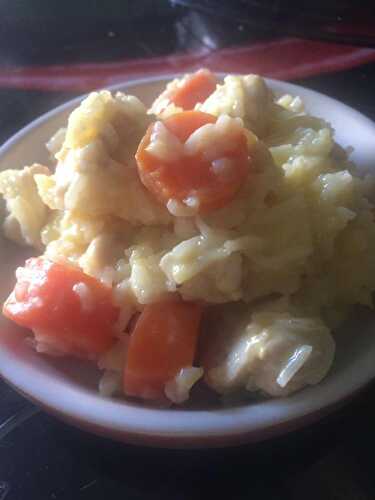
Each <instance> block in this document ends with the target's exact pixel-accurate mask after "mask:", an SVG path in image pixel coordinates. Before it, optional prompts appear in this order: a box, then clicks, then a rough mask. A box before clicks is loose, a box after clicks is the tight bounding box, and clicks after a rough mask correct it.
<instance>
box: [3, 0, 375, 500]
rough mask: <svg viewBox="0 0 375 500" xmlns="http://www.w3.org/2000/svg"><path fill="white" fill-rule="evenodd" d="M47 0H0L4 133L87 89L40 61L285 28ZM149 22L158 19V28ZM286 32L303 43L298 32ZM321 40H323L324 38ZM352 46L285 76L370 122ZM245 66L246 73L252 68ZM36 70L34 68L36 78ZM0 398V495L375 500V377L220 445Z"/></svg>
mask: <svg viewBox="0 0 375 500" xmlns="http://www.w3.org/2000/svg"><path fill="white" fill-rule="evenodd" d="M172 3H173V2H172ZM193 3H194V2H193ZM203 3H205V2H203ZM206 3H207V2H206ZM208 3H209V2H208ZM216 3H217V2H216ZM270 3H271V2H270ZM328 3H329V2H328ZM344 3H345V2H341V4H344ZM52 4H54V2H43V1H38V2H35V3H34V4H33V8H31V7H30V5H31V3H28V2H23V1H21V2H11V1H4V2H3V3H2V4H1V5H0V28H1V29H0V41H1V44H0V110H1V113H0V125H1V126H0V140H1V142H4V141H5V140H6V139H7V138H9V137H10V136H11V135H12V134H13V133H14V132H16V131H17V130H18V129H19V128H20V127H22V126H24V125H25V124H26V123H28V122H29V121H31V120H32V119H33V118H35V117H37V116H38V115H40V114H41V113H43V112H45V111H47V110H49V109H51V108H53V107H54V106H56V105H58V104H60V103H62V102H64V101H66V100H68V99H70V98H72V97H74V96H75V95H79V94H81V93H82V92H83V91H84V90H87V91H88V90H90V85H91V84H90V82H89V83H87V86H86V87H85V88H84V89H83V87H82V85H81V84H78V85H77V87H76V88H75V87H74V85H71V86H70V87H69V88H67V87H64V84H63V82H62V81H59V80H58V79H57V80H56V79H55V80H54V81H50V80H48V78H47V77H46V78H47V80H46V79H45V78H44V79H40V78H39V77H40V75H43V71H44V69H43V68H49V69H51V68H53V67H54V66H56V65H64V67H66V68H67V69H66V71H68V72H72V71H73V72H74V71H78V72H79V71H81V67H80V66H79V65H80V63H83V64H84V65H85V64H95V63H97V64H98V65H102V64H107V63H109V62H116V61H119V60H121V61H124V60H125V63H124V64H125V66H124V67H125V68H126V67H128V66H127V64H128V65H129V61H130V62H131V61H134V60H137V61H138V62H137V64H138V63H139V61H143V64H141V65H140V66H139V67H140V68H141V69H140V70H139V71H140V73H142V70H148V68H149V64H150V61H151V60H152V59H154V58H156V59H158V61H162V60H163V58H164V57H165V58H166V60H167V59H168V58H169V59H168V60H169V61H170V57H171V56H174V55H176V57H180V56H181V57H182V59H179V61H180V62H179V66H178V69H179V70H181V69H183V68H184V61H185V59H183V57H184V56H185V55H186V54H188V55H189V54H191V53H195V52H196V51H198V52H199V50H201V49H202V47H203V48H204V50H205V52H204V53H205V63H207V61H208V62H209V61H210V57H207V54H208V56H209V55H210V50H212V51H218V50H219V51H220V50H222V49H224V54H227V52H225V49H226V48H228V47H230V48H231V50H235V47H237V46H238V47H239V48H240V49H241V50H242V49H243V48H244V47H247V48H249V47H252V46H253V45H256V44H259V43H262V44H264V43H269V42H272V43H277V40H279V39H280V37H281V38H282V39H283V40H285V36H290V33H289V32H288V33H282V30H280V29H279V30H278V33H277V34H275V33H273V32H272V29H273V28H272V27H273V26H274V24H272V23H271V25H267V22H266V21H265V19H267V12H266V13H264V12H262V17H261V19H260V22H259V26H256V23H254V17H253V18H252V23H251V24H248V23H246V19H244V20H243V21H244V22H242V21H241V22H239V20H238V19H233V20H231V19H226V20H225V22H224V21H223V18H222V17H221V18H216V17H215V16H214V15H213V14H212V15H211V14H210V13H209V12H208V13H207V11H206V12H198V11H196V10H195V9H194V8H193V7H191V6H187V5H186V4H189V2H180V4H185V5H177V4H179V2H174V4H175V5H171V4H170V3H169V2H154V1H152V0H150V1H143V2H139V3H138V2H123V3H121V2H115V1H113V2H110V1H108V2H106V5H107V9H103V8H101V7H100V3H99V2H93V3H92V5H93V6H94V8H93V9H92V12H91V14H87V10H85V9H86V8H87V2H83V3H82V5H81V4H80V3H79V2H76V4H79V5H81V7H82V10H80V9H79V8H78V13H75V11H74V9H73V5H74V4H73V2H70V3H68V5H69V4H70V6H69V8H68V6H67V5H65V7H63V6H62V4H61V3H58V2H56V5H55V6H53V5H52ZM135 4H137V6H135ZM250 4H254V5H255V4H259V3H258V2H249V8H248V13H249V16H250V14H251V9H250ZM338 4H340V2H338ZM341 4H340V5H341ZM254 5H253V6H254ZM125 7H126V8H125ZM258 7H259V5H258ZM119 12H120V13H121V15H118V13H119ZM254 12H255V14H256V15H258V11H257V10H256V11H254ZM272 12H273V14H272V16H273V17H272V19H273V23H274V20H275V11H274V10H273V11H272ZM340 12H341V11H340ZM340 12H338V16H339V15H341V13H340ZM345 13H346V11H345V12H344V14H345ZM255 14H254V15H255ZM228 15H229V14H228ZM283 15H285V13H284V14H283ZM291 15H292V13H291ZM155 19H159V20H161V25H159V27H158V25H157V23H156V27H155ZM276 19H277V17H276ZM82 22H85V30H83V29H82ZM314 22H316V20H315V21H314ZM63 26H64V29H62V27H63ZM160 26H162V27H161V28H160ZM140 30H143V31H142V35H141V36H140V35H139V31H140ZM310 31H311V30H310ZM137 33H138V35H137ZM293 36H297V38H298V40H300V41H301V40H303V33H301V32H299V33H293ZM309 36H311V35H310V34H309ZM321 36H322V37H323V38H324V30H323V29H322V30H321ZM365 39H366V40H368V37H367V38H366V37H365ZM341 42H342V40H340V43H341ZM326 43H327V47H329V46H330V43H332V41H331V40H330V41H328V42H326ZM336 43H337V41H336ZM352 44H353V43H352ZM368 44H370V41H368ZM307 45H308V44H307ZM307 45H306V46H307ZM354 45H355V44H354ZM308 46H309V47H310V48H311V45H308ZM358 46H361V47H362V49H363V48H365V50H366V44H364V37H362V38H359V39H358ZM319 47H320V50H322V45H320V46H319ZM233 48H234V49H233ZM367 48H368V47H367ZM362 49H361V50H362ZM301 50H302V49H301ZM337 50H339V49H337ZM340 50H341V49H340ZM345 50H346V49H345ZM207 51H208V52H207ZM323 52H324V50H323ZM323 52H322V56H321V57H322V60H323V59H324V54H323ZM358 54H359V57H360V58H361V57H362V58H363V61H362V59H361V61H362V62H360V61H359V60H358V61H359V62H358V61H357V62H356V63H353V62H350V61H351V58H348V62H347V63H346V64H345V65H344V66H345V67H343V65H342V64H341V63H340V64H339V66H340V65H341V66H340V67H338V66H337V65H333V66H332V70H330V68H329V67H328V68H327V65H325V66H324V65H322V67H321V68H320V67H319V64H315V66H316V67H315V66H314V68H315V69H314V71H313V72H312V74H309V75H308V76H306V73H304V72H303V71H302V72H301V74H300V75H298V74H296V73H293V74H295V77H294V78H293V82H295V83H298V84H301V85H304V86H306V87H308V88H312V89H315V90H318V91H321V92H323V93H325V94H328V95H331V96H333V97H335V98H337V99H339V100H341V101H343V102H345V103H347V104H349V105H351V106H353V107H355V108H356V109H358V110H359V111H361V112H362V113H364V114H365V115H367V116H368V117H370V118H372V119H375V100H374V88H375V58H373V57H372V55H371V54H372V52H371V51H369V52H358ZM300 56H301V54H300V55H299V57H300ZM302 56H303V50H302ZM364 56H365V57H364ZM189 57H190V56H189ZM306 57H310V56H307V55H306ZM370 59H372V61H374V62H371V60H370ZM126 61H128V63H127V62H126ZM186 61H187V59H186ZM224 62H225V58H224ZM245 62H246V61H245ZM292 62H293V61H292ZM297 62H298V61H296V64H297ZM318 62H319V58H318ZM298 63H300V61H299V62H298ZM186 64H187V63H186ZM228 64H229V61H228ZM245 66H246V65H245ZM245 66H244V68H243V70H244V71H251V68H246V67H245ZM84 67H86V66H84ZM108 67H109V68H111V66H108ZM77 68H78V69H77ZM21 69H22V71H21ZM34 69H37V71H38V72H39V73H37V74H38V75H39V76H38V78H39V80H38V79H37V80H35V81H36V83H35V81H34V80H32V78H34V76H33V71H34ZM214 69H215V68H214ZM20 71H21V73H20ZM48 71H49V70H48ZM48 71H47V73H46V74H45V75H47V76H48V74H49V73H48ZM297 73H298V72H297ZM15 74H16V75H17V74H18V75H19V74H24V75H25V76H24V80H22V78H21V80H20V79H18V80H17V83H14V82H15V81H16V80H15V79H14V78H13V77H14V75H15ZM148 74H150V72H149V71H148ZM289 74H290V73H289ZM7 75H8V76H7ZM30 75H31V76H30ZM286 75H288V73H286ZM281 76H282V73H281ZM42 80H43V81H42ZM38 81H39V82H42V83H38ZM46 81H47V83H46ZM95 84H96V81H95V80H93V83H92V85H93V86H95ZM0 401H1V404H0V500H4V499H7V500H26V499H27V500H34V499H35V500H36V499H64V500H68V499H72V500H75V499H82V500H83V499H103V498H108V499H109V498H114V499H117V498H121V499H155V500H156V499H163V500H167V499H176V500H178V499H195V498H211V497H214V496H215V497H218V498H222V497H226V498H227V499H248V498H252V499H258V498H260V499H263V498H270V499H291V500H297V499H298V500H300V499H306V500H310V499H311V500H312V499H314V500H317V499H319V500H320V499H332V500H333V499H350V500H354V499H356V500H357V499H358V500H359V499H361V500H362V499H363V500H367V499H368V500H370V499H375V474H374V472H375V471H374V465H373V464H374V463H375V452H374V448H375V430H374V422H375V387H374V386H373V385H370V386H369V387H367V388H365V389H364V390H363V392H362V393H361V394H359V395H357V396H356V397H355V398H354V399H353V400H352V401H350V402H348V403H347V404H346V405H345V406H344V407H342V408H340V409H336V410H335V411H334V412H333V413H332V414H330V415H329V416H327V417H325V418H323V419H322V420H321V421H319V422H317V423H315V424H313V425H311V426H309V427H308V428H304V429H302V430H299V431H297V432H293V433H291V434H288V435H285V436H283V437H280V438H277V439H273V440H271V441H268V442H264V443H259V444H257V445H254V444H253V445H246V446H241V447H237V448H228V449H223V450H189V451H186V450H185V451H183V450H181V451H178V450H158V449H148V448H141V447H135V446H128V445H124V444H118V443H114V442H111V441H109V440H106V439H103V438H99V437H95V436H92V435H89V434H86V433H85V432H82V431H80V430H78V429H75V428H72V427H70V426H68V425H65V424H63V423H62V422H60V421H58V420H56V419H55V418H54V417H51V416H49V415H47V414H46V413H44V412H43V411H41V410H40V409H39V408H37V407H35V406H34V405H32V404H31V403H30V402H28V401H27V400H25V399H24V398H23V397H21V396H19V395H18V394H17V393H16V392H14V391H13V390H12V389H11V388H9V387H8V386H7V385H6V384H5V382H3V381H1V380H0Z"/></svg>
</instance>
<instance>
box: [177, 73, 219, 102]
mask: <svg viewBox="0 0 375 500" xmlns="http://www.w3.org/2000/svg"><path fill="white" fill-rule="evenodd" d="M216 84H217V79H216V76H215V75H214V74H213V73H211V71H209V70H208V69H200V70H198V71H197V72H196V73H193V74H192V75H189V76H188V77H187V78H186V79H185V81H184V82H183V83H182V85H181V86H179V87H177V88H176V89H175V90H174V91H173V92H172V94H171V95H170V97H169V100H170V101H171V102H173V103H174V104H175V105H176V106H178V107H180V108H182V109H185V110H188V109H194V106H195V105H196V104H197V103H198V102H204V101H205V100H206V99H207V97H209V96H210V95H211V94H212V92H213V91H214V90H215V89H216Z"/></svg>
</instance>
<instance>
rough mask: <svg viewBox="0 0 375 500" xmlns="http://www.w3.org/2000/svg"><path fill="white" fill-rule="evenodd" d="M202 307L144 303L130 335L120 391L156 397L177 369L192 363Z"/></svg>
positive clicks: (175, 303)
mask: <svg viewBox="0 0 375 500" xmlns="http://www.w3.org/2000/svg"><path fill="white" fill-rule="evenodd" d="M201 313H202V308H201V306H199V305H196V304H193V303H188V302H161V303H157V304H150V305H147V306H146V307H145V308H144V310H143V311H142V313H141V315H140V317H139V319H138V321H137V324H136V326H135V329H134V331H133V333H132V334H131V336H130V342H129V348H128V352H127V360H126V366H125V370H124V392H125V393H126V394H127V395H129V396H137V397H140V398H143V399H160V398H163V396H164V387H165V384H166V382H168V380H171V379H172V378H173V377H174V376H175V375H176V374H177V373H178V372H179V370H180V369H181V368H184V367H186V366H191V365H192V364H193V360H194V355H195V350H196V344H197V339H198V332H199V323H200V318H201Z"/></svg>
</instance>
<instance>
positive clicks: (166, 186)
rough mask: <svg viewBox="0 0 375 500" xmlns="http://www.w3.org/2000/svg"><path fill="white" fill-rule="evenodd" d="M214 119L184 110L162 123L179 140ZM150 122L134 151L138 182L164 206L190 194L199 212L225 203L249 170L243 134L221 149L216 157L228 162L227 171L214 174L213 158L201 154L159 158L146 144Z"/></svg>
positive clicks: (237, 189)
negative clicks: (174, 158)
mask: <svg viewBox="0 0 375 500" xmlns="http://www.w3.org/2000/svg"><path fill="white" fill-rule="evenodd" d="M215 122H216V117H214V116H212V115H210V114H207V113H203V112H200V111H184V112H182V113H177V114H175V115H172V116H170V117H169V118H167V119H166V120H165V121H164V122H163V123H164V126H165V127H166V128H167V129H168V130H169V132H171V133H172V134H173V135H175V136H176V137H177V138H178V139H179V141H180V142H181V143H184V142H185V141H186V140H187V138H188V137H189V136H190V135H191V134H192V133H193V132H194V131H195V130H197V129H199V128H201V127H202V126H204V125H207V124H210V123H211V124H212V123H215ZM153 127H154V124H151V125H150V127H149V129H148V130H147V132H146V134H145V136H144V137H143V139H142V141H141V142H140V144H139V147H138V151H137V153H136V160H137V165H138V172H139V175H140V179H141V181H142V183H143V184H144V185H145V186H146V188H147V189H148V190H149V191H150V192H151V193H152V194H153V195H154V196H155V197H156V198H157V200H158V201H159V202H161V203H163V204H164V205H166V204H167V203H168V201H169V200H171V199H173V200H177V201H179V202H181V203H185V202H186V200H188V199H189V198H191V197H194V198H195V199H196V200H197V202H198V206H199V208H198V209H197V211H198V212H199V213H207V212H210V211H212V210H216V209H218V208H221V207H223V206H225V205H226V204H228V203H229V202H230V201H231V200H232V199H233V198H234V197H235V195H236V193H237V192H238V191H239V189H240V188H241V186H242V185H243V183H244V181H245V180H246V177H247V175H248V174H249V171H250V161H249V152H248V146H247V140H246V136H245V133H241V132H240V133H238V135H237V137H236V138H235V140H231V141H230V143H229V144H228V148H227V150H225V148H224V151H223V148H221V151H220V155H219V157H218V158H217V159H218V160H220V159H222V158H223V157H224V158H225V160H226V161H229V162H230V164H231V170H230V174H229V175H226V176H225V177H223V176H220V175H217V173H216V172H215V170H214V169H213V161H214V160H208V159H206V157H205V156H204V154H203V153H198V154H194V155H192V156H190V155H189V156H188V155H183V156H182V157H181V158H178V159H177V160H174V161H165V160H162V159H160V158H158V157H156V156H155V155H153V154H152V153H151V152H149V151H147V147H148V146H149V144H150V141H151V134H152V132H153Z"/></svg>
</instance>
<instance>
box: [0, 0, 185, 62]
mask: <svg viewBox="0 0 375 500" xmlns="http://www.w3.org/2000/svg"><path fill="white" fill-rule="evenodd" d="M179 11H180V9H179V8H177V9H176V8H172V7H171V5H170V2H169V1H168V0H136V1H131V0H105V1H103V0H74V1H73V0H66V1H64V2H61V1H58V0H32V1H30V0H17V1H15V0H2V1H1V2H0V47H2V48H3V49H2V50H1V59H0V65H1V66H17V65H23V64H28V65H30V64H54V63H56V62H57V61H58V62H59V63H61V62H63V61H65V60H66V61H69V62H79V61H82V60H85V61H90V60H94V61H101V60H112V59H116V58H133V57H147V56H148V57H150V56H153V55H162V54H167V53H170V52H172V51H174V50H175V46H176V38H177V37H176V33H175V31H176V27H175V21H176V19H177V17H178V16H179ZM152 41H153V43H152ZM155 41H156V43H155ZM5 47H6V50H4V49H5Z"/></svg>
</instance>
